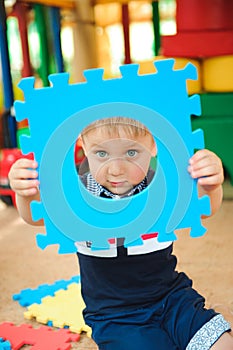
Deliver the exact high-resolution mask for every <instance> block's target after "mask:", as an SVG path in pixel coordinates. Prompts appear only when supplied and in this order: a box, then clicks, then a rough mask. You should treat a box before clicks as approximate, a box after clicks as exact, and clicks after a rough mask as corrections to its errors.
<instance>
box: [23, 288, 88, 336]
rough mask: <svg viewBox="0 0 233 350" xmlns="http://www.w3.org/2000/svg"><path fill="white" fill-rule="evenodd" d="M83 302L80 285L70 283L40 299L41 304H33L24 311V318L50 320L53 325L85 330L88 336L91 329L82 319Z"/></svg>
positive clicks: (76, 331) (79, 331)
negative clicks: (63, 288)
mask: <svg viewBox="0 0 233 350" xmlns="http://www.w3.org/2000/svg"><path fill="white" fill-rule="evenodd" d="M84 308H85V303H84V301H83V299H82V295H81V286H80V284H77V283H72V284H70V285H69V286H68V288H67V289H66V290H59V291H57V292H56V293H55V295H54V296H48V297H45V298H43V299H42V301H41V304H33V305H31V306H29V307H28V309H27V311H26V312H25V313H24V317H25V318H26V319H29V320H31V319H33V318H36V321H37V322H40V323H43V324H47V323H48V322H51V323H52V324H53V326H54V327H59V328H64V327H66V326H68V327H69V329H70V330H71V331H72V332H75V333H81V332H82V331H83V332H86V333H87V335H88V336H90V334H91V329H90V327H88V326H87V325H86V324H85V322H84V319H83V315H82V311H83V309H84Z"/></svg>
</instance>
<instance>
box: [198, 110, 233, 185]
mask: <svg viewBox="0 0 233 350" xmlns="http://www.w3.org/2000/svg"><path fill="white" fill-rule="evenodd" d="M192 127H193V130H195V129H197V128H201V129H203V131H204V134H205V147H206V148H208V149H209V150H211V151H213V152H215V153H216V154H217V155H218V156H219V157H220V158H221V159H222V162H223V165H224V168H225V170H226V172H227V173H228V175H229V177H230V181H231V184H232V185H233V117H225V116H222V117H215V118H210V117H208V118H203V117H199V118H198V117H193V118H192Z"/></svg>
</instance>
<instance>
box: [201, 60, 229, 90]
mask: <svg viewBox="0 0 233 350" xmlns="http://www.w3.org/2000/svg"><path fill="white" fill-rule="evenodd" d="M203 88H204V90H205V91H207V92H232V91H233V55H229V56H218V57H211V58H206V59H205V60H204V61H203Z"/></svg>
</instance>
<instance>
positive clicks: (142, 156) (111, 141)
mask: <svg viewBox="0 0 233 350" xmlns="http://www.w3.org/2000/svg"><path fill="white" fill-rule="evenodd" d="M83 148H84V152H85V154H86V156H87V158H88V163H89V168H90V172H91V174H92V176H93V177H94V178H95V180H96V181H97V182H98V183H99V184H101V185H102V186H104V187H105V188H107V189H108V190H109V191H111V192H112V193H115V194H118V195H123V194H126V193H127V192H129V191H130V190H131V189H132V188H133V187H134V186H135V185H137V184H139V183H140V182H141V181H142V180H143V179H144V178H145V176H146V174H147V172H148V169H149V165H150V160H151V157H152V156H155V155H156V146H155V143H154V140H153V138H152V136H151V135H150V134H149V133H146V135H140V136H136V137H135V136H129V135H126V134H125V133H124V135H122V133H121V137H119V136H116V137H113V136H109V135H108V133H107V132H104V131H103V129H102V130H101V128H96V129H92V130H90V131H88V132H87V133H86V134H85V136H84V137H83Z"/></svg>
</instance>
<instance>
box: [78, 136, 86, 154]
mask: <svg viewBox="0 0 233 350" xmlns="http://www.w3.org/2000/svg"><path fill="white" fill-rule="evenodd" d="M77 142H78V145H79V146H80V147H82V149H83V152H84V154H85V156H86V155H87V153H86V147H85V144H84V141H83V138H82V136H81V135H80V136H79V137H78V141H77Z"/></svg>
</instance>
